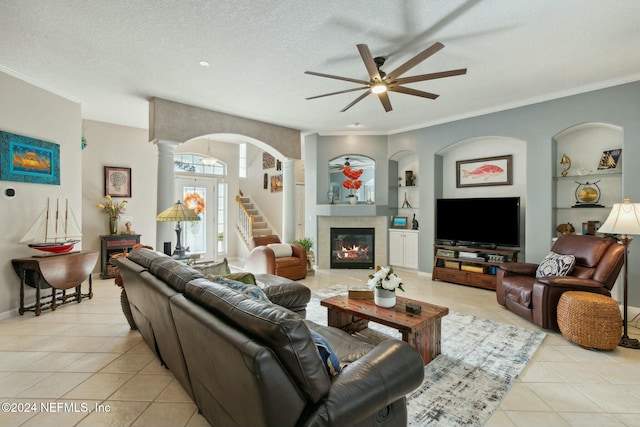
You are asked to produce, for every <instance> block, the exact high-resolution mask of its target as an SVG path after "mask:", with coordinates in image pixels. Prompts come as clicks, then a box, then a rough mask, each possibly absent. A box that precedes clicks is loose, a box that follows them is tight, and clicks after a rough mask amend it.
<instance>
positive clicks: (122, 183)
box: [104, 166, 131, 197]
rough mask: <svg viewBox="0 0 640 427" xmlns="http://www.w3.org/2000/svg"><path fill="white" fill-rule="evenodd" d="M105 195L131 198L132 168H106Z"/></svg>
mask: <svg viewBox="0 0 640 427" xmlns="http://www.w3.org/2000/svg"><path fill="white" fill-rule="evenodd" d="M104 195H105V196H111V197H131V168H120V167H115V166H105V167H104Z"/></svg>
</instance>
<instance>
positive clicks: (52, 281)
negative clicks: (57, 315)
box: [11, 252, 98, 316]
mask: <svg viewBox="0 0 640 427" xmlns="http://www.w3.org/2000/svg"><path fill="white" fill-rule="evenodd" d="M97 262H98V252H72V253H68V254H56V255H42V256H32V257H28V258H17V259H13V260H11V263H12V264H13V269H14V270H15V272H16V274H17V275H18V277H20V308H19V310H18V312H19V313H20V315H22V314H24V312H25V311H33V312H35V314H36V316H40V313H41V312H42V310H47V309H51V310H55V309H56V308H57V307H58V305H62V304H66V303H68V302H71V301H74V300H75V301H77V302H78V303H80V302H82V298H83V297H87V298H89V299H91V298H92V297H93V281H92V278H91V273H92V271H93V269H94V267H95V265H96V263H97ZM87 278H88V279H89V292H88V293H86V294H83V293H82V282H84V281H85V280H86V279H87ZM25 285H29V286H31V287H32V288H35V289H36V302H35V304H33V305H30V306H28V307H25V306H24V287H25ZM49 287H50V288H51V295H50V296H47V297H44V300H43V301H41V300H40V294H41V289H47V288H49ZM71 288H75V292H74V293H72V294H67V289H71ZM58 289H60V290H62V296H56V290H58Z"/></svg>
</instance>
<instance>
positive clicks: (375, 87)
mask: <svg viewBox="0 0 640 427" xmlns="http://www.w3.org/2000/svg"><path fill="white" fill-rule="evenodd" d="M387 90H389V87H388V86H387V84H386V83H385V82H376V83H374V84H372V85H371V92H373V93H375V94H378V93H385V92H386V91H387Z"/></svg>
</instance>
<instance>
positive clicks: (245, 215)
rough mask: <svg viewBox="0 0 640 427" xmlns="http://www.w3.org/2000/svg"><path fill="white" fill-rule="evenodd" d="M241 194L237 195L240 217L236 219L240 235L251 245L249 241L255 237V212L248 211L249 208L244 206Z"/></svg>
mask: <svg viewBox="0 0 640 427" xmlns="http://www.w3.org/2000/svg"><path fill="white" fill-rule="evenodd" d="M240 196H241V195H240V194H239V195H237V196H236V202H237V203H238V219H237V220H236V228H237V229H238V231H239V232H240V235H241V236H242V238H243V239H244V242H245V244H246V245H247V247H250V245H249V242H251V238H252V237H253V223H254V218H253V214H251V213H250V212H249V211H247V208H245V207H244V204H243V203H242V198H241V197H240Z"/></svg>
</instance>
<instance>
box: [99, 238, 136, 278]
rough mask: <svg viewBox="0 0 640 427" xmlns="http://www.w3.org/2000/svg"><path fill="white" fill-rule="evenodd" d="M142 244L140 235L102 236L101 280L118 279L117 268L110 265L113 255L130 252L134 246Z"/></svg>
mask: <svg viewBox="0 0 640 427" xmlns="http://www.w3.org/2000/svg"><path fill="white" fill-rule="evenodd" d="M136 243H140V234H105V235H103V236H100V266H101V270H100V271H101V272H102V274H101V276H100V277H101V278H102V279H111V278H114V277H116V273H117V267H116V266H114V265H111V264H109V259H110V258H111V255H113V254H115V253H118V252H124V251H125V250H126V251H130V250H131V248H132V247H133V245H135V244H136Z"/></svg>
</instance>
